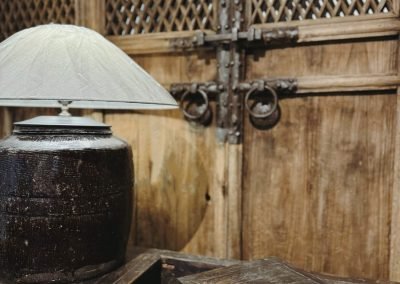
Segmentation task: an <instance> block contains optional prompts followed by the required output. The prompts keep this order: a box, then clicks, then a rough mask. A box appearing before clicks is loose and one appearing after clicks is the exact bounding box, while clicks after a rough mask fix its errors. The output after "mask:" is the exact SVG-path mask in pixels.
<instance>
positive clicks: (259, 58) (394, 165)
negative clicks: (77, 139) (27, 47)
mask: <svg viewBox="0 0 400 284" xmlns="http://www.w3.org/2000/svg"><path fill="white" fill-rule="evenodd" d="M398 15H399V1H398V0H246V1H244V0H219V1H217V0H199V1H194V0H168V1H167V0H166V1H164V0H157V1H142V0H35V1H33V0H23V1H16V0H15V1H8V0H0V31H1V33H0V37H1V39H3V38H5V37H7V36H9V35H11V34H12V33H13V32H16V31H17V30H19V29H22V28H24V27H29V26H34V25H38V24H44V23H48V22H58V23H75V24H79V25H85V26H88V27H90V28H93V29H96V30H97V31H99V32H101V33H102V34H104V35H105V36H106V37H107V38H108V39H109V40H111V41H112V42H114V43H115V44H117V45H118V46H119V47H120V48H122V49H123V50H124V51H125V52H127V53H128V54H129V55H130V56H132V58H134V59H135V61H136V62H138V63H139V64H140V65H141V66H142V67H143V68H144V69H146V70H147V71H148V72H149V73H150V74H151V75H153V76H154V77H155V78H156V79H157V80H158V81H159V82H160V83H161V84H163V85H164V86H165V87H166V88H169V89H171V90H183V92H186V91H187V92H189V93H191V94H192V95H199V94H200V95H202V94H203V95H205V96H206V98H207V99H208V100H209V104H208V105H209V108H210V110H211V113H212V116H211V119H209V121H208V122H207V123H203V122H204V121H199V120H198V119H197V120H196V119H194V120H195V121H191V120H190V119H185V118H184V116H183V115H182V112H181V111H179V110H176V111H162V112H160V111H146V112H145V111H143V112H118V111H107V112H102V111H96V112H90V111H89V113H91V114H92V115H93V116H95V117H96V118H97V119H100V120H103V121H105V122H106V123H108V124H110V125H112V127H113V131H114V133H115V134H116V135H118V136H119V137H122V138H124V139H125V140H127V141H128V142H129V143H131V145H132V148H133V154H134V163H135V194H134V204H135V208H134V218H133V221H132V233H131V243H130V245H138V246H148V247H157V248H166V249H173V250H182V251H185V252H190V253H197V254H203V255H211V256H217V257H228V258H244V259H256V258H263V257H267V256H278V257H281V258H282V259H284V260H286V261H288V262H291V263H293V264H294V265H297V266H299V267H300V268H303V269H307V270H312V271H316V272H325V273H332V274H336V275H341V276H353V277H369V278H375V279H378V278H379V279H389V278H390V279H393V280H400V258H399V257H400V239H399V234H400V228H399V225H398V224H400V206H399V199H400V196H399V186H400V185H399V181H400V175H399V162H398V161H400V148H399V147H400V135H399V134H398V131H397V129H399V123H400V102H398V99H397V93H398V92H397V87H398V85H399V79H398V68H399V66H398V58H399V48H398V35H399V30H400V22H399V19H398ZM190 83H197V84H190ZM176 84H178V85H176ZM264 85H266V87H265V86H264ZM254 86H256V87H258V90H259V92H257V90H256V89H255V90H254V94H255V93H257V95H258V96H253V93H252V92H250V91H249V90H250V89H252V87H254ZM260 86H261V87H260ZM265 88H267V89H265ZM268 88H272V91H276V92H277V99H278V105H279V106H278V108H277V109H278V111H279V112H273V113H272V115H271V116H269V117H267V118H254V117H253V118H251V117H250V112H251V113H255V114H256V115H257V114H261V116H262V115H264V114H265V111H266V112H268V111H269V110H270V109H271V108H272V106H273V102H274V100H273V99H272V101H271V92H270V91H269V90H270V89H268ZM199 90H201V91H202V92H200V91H199ZM247 93H248V94H249V101H245V96H246V94H247ZM174 94H175V95H176V97H177V99H178V100H179V99H180V98H181V97H182V95H183V94H182V92H179V91H177V92H176V93H175V92H174ZM266 98H267V100H265V99H266ZM272 98H273V97H272ZM257 99H258V100H260V101H257ZM199 101H200V102H199ZM201 102H204V97H201V96H200V99H199V97H197V98H195V99H194V101H193V102H191V103H189V106H193V105H195V106H196V105H197V104H199V105H200V107H197V108H194V109H190V111H194V112H195V113H196V112H201V111H202V108H203V107H205V106H207V104H203V105H201ZM271 102H272V103H271ZM246 104H249V105H248V107H246ZM249 110H250V112H249ZM45 111H46V112H47V110H21V109H1V116H2V123H1V126H2V128H1V129H0V130H1V131H2V134H3V135H5V134H7V133H9V132H10V129H11V121H15V120H21V119H23V118H26V117H31V116H33V115H36V114H38V113H41V114H43V112H45ZM188 111H189V110H188ZM257 112H260V113H257Z"/></svg>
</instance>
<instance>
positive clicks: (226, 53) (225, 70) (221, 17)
mask: <svg viewBox="0 0 400 284" xmlns="http://www.w3.org/2000/svg"><path fill="white" fill-rule="evenodd" d="M230 8H231V0H221V1H219V7H218V27H217V30H218V32H219V33H220V34H229V33H231V25H230V24H229V19H230V18H231V17H230ZM217 60H218V81H219V82H220V83H221V84H222V85H223V86H224V90H223V91H222V92H221V93H220V94H219V96H218V99H217V139H218V140H219V141H220V142H221V143H224V142H226V140H227V136H228V130H229V125H230V122H229V93H230V92H231V87H230V85H231V84H230V73H231V64H230V62H231V51H230V44H221V45H218V47H217Z"/></svg>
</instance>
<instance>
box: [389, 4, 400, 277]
mask: <svg viewBox="0 0 400 284" xmlns="http://www.w3.org/2000/svg"><path fill="white" fill-rule="evenodd" d="M397 2H398V1H397ZM398 58H400V46H399V47H398ZM398 72H399V74H400V67H399V71H398ZM399 95H400V88H399V89H398V90H397V96H396V97H397V111H396V129H397V128H398V127H400V96H399ZM395 139H396V145H400V131H396V133H395ZM393 155H394V165H393V169H394V182H393V194H392V220H391V232H390V279H393V280H396V281H400V203H399V201H400V190H399V189H400V147H398V146H397V147H396V149H395V152H394V154H393Z"/></svg>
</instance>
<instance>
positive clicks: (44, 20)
mask: <svg viewBox="0 0 400 284" xmlns="http://www.w3.org/2000/svg"><path fill="white" fill-rule="evenodd" d="M48 23H60V24H74V23H75V1H74V0H0V41H1V40H3V39H5V38H7V37H9V36H10V35H12V34H13V33H16V32H18V31H20V30H22V29H25V28H29V27H33V26H37V25H42V24H48Z"/></svg>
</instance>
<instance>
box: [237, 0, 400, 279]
mask: <svg viewBox="0 0 400 284" xmlns="http://www.w3.org/2000/svg"><path fill="white" fill-rule="evenodd" d="M272 3H273V4H272ZM247 4H248V5H247V11H246V12H247V15H248V19H249V22H248V25H259V26H262V27H264V28H266V27H296V28H297V30H298V39H297V40H296V41H295V42H294V43H293V42H292V43H291V44H289V45H284V46H282V45H281V46H276V47H272V48H268V49H265V48H264V49H263V48H259V49H248V50H247V54H246V73H245V78H246V80H254V79H256V78H286V77H290V78H297V91H296V92H295V93H292V94H289V95H287V96H284V97H283V96H282V99H281V100H280V101H279V106H280V120H279V121H278V122H277V123H276V125H275V126H274V127H272V128H270V129H268V130H259V129H257V128H255V127H254V126H253V125H252V123H251V121H250V120H249V116H248V115H245V126H244V142H243V157H244V164H243V173H244V175H243V193H242V195H243V211H242V212H243V223H242V236H243V242H242V255H243V257H244V258H246V259H247V258H251V259H254V258H262V257H264V256H265V255H275V256H278V257H281V258H283V259H285V260H287V261H289V262H291V263H293V264H295V265H297V266H299V267H302V268H304V269H307V270H312V271H319V272H324V273H332V274H337V275H342V276H353V277H369V278H374V279H378V278H379V279H388V278H389V277H390V278H391V279H393V280H400V278H399V276H400V274H399V272H400V267H399V264H400V262H399V261H400V260H399V245H400V244H399V239H398V234H399V228H400V227H399V209H398V207H399V205H398V201H399V199H398V194H399V168H398V163H399V162H398V161H399V155H398V153H399V146H400V145H399V133H398V131H399V124H398V123H399V122H400V121H399V115H400V113H399V110H400V108H399V100H398V96H397V90H396V89H397V86H398V82H399V81H398V68H399V65H398V64H399V63H398V58H399V53H398V42H399V41H398V31H399V27H400V26H399V21H398V7H399V6H398V4H399V3H398V1H390V0H389V1H385V0H383V1H382V0H381V1H378V0H372V1H369V0H360V1H347V0H323V1H269V0H265V1H263V0H252V1H247Z"/></svg>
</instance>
